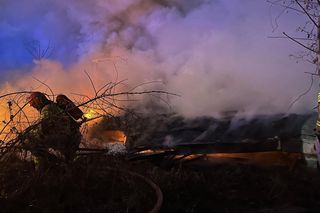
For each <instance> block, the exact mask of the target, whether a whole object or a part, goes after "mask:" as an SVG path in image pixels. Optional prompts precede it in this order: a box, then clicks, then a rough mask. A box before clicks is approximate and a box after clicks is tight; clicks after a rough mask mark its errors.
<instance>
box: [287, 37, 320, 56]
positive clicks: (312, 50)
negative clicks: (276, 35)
mask: <svg viewBox="0 0 320 213" xmlns="http://www.w3.org/2000/svg"><path fill="white" fill-rule="evenodd" d="M283 35H285V36H286V37H287V38H289V39H290V40H292V41H294V42H296V43H297V44H299V45H300V46H302V47H304V48H306V49H307V50H310V51H311V52H314V53H318V52H317V51H316V50H314V49H311V48H310V47H308V46H306V45H304V44H302V43H301V42H299V41H297V40H296V39H294V38H292V37H291V36H289V35H287V34H286V33H285V32H283Z"/></svg>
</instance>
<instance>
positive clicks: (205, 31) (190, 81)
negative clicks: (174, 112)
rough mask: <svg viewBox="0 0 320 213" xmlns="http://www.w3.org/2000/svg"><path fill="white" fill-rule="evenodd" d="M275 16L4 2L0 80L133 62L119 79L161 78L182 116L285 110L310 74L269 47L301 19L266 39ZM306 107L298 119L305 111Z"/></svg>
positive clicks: (253, 11)
mask: <svg viewBox="0 0 320 213" xmlns="http://www.w3.org/2000/svg"><path fill="white" fill-rule="evenodd" d="M278 12H279V11H277V9H274V10H272V11H271V10H270V5H269V4H268V3H267V2H266V1H264V0H259V1H253V0H241V1H239V0H228V1H222V0H193V1H192V0H190V1H185V0H160V1H159V0H150V1H145V0H104V1H102V0H68V1H66V0H47V1H43V0H19V1H17V0H2V1H0V71H2V72H11V71H15V72H17V70H21V71H20V72H25V71H26V70H27V71H30V72H34V70H36V74H37V75H41V72H44V71H42V70H46V72H51V70H60V71H61V72H62V73H63V72H68V71H69V72H70V70H69V69H71V70H72V69H74V68H73V67H77V66H78V67H81V69H80V70H83V69H85V68H86V66H87V65H88V67H90V66H91V65H90V63H91V62H90V61H92V59H95V58H101V57H102V58H103V57H110V56H121V57H124V58H126V59H128V61H129V62H128V63H132V65H130V67H129V68H127V70H125V69H124V70H125V71H124V73H125V74H124V78H131V79H134V80H135V82H139V79H140V82H139V83H141V81H144V80H145V79H147V80H154V79H159V78H161V80H163V81H165V82H167V87H168V89H172V90H173V91H177V93H179V94H182V95H184V97H185V99H183V100H186V101H185V102H183V103H180V104H179V106H178V107H177V108H179V110H180V111H181V112H183V113H185V114H186V115H202V114H208V113H211V112H214V111H217V110H221V109H224V110H233V109H234V108H237V109H239V108H241V109H243V110H244V111H248V110H249V111H250V110H251V111H259V110H262V111H272V110H274V111H284V110H286V109H287V106H288V103H290V101H291V100H293V99H294V98H295V96H296V95H297V94H299V93H300V92H301V91H302V90H304V89H305V88H306V87H307V86H308V82H309V76H306V75H304V72H303V71H310V72H312V71H313V66H312V65H310V64H306V63H304V62H302V61H300V62H299V63H298V64H296V63H295V61H296V60H295V59H293V58H292V57H289V55H290V54H292V53H296V52H298V51H299V50H301V47H299V46H297V45H296V44H294V43H292V42H290V41H288V40H284V39H270V38H268V36H276V35H281V33H282V31H286V32H288V33H294V31H295V28H296V27H297V25H299V24H300V23H302V22H303V21H304V20H305V19H304V18H305V17H301V16H298V15H296V14H284V15H283V17H281V18H280V19H279V20H278V24H279V26H278V28H277V29H276V30H275V31H273V28H272V24H271V23H273V22H274V21H273V20H272V18H273V16H274V15H277V13H278ZM300 20H302V21H300ZM273 25H274V23H273ZM39 47H40V52H41V51H43V50H45V49H46V48H48V51H47V54H44V55H43V58H46V59H49V60H50V62H46V63H44V64H45V66H44V65H41V66H39V65H38V64H37V63H34V61H33V59H37V56H38V57H39V55H41V53H40V54H39V51H38V50H39ZM30 50H31V51H30ZM30 52H32V54H30ZM89 62H90V63H89ZM61 67H62V68H61ZM70 67H71V68H70ZM18 72H19V71H18ZM96 72H97V76H98V75H100V73H98V71H96ZM101 73H102V72H101ZM101 75H102V74H101ZM53 76H54V75H53ZM53 79H55V78H53ZM55 81H57V79H55ZM230 82H231V83H230ZM54 84H57V82H54ZM193 85H197V87H194V88H193V91H192V92H189V93H186V92H185V91H189V90H190V87H191V86H193ZM270 85H272V87H270ZM213 91H214V92H215V93H214V94H212V93H213ZM235 91H236V92H235ZM279 91H281V92H279ZM205 94H208V95H209V94H210V95H211V96H213V97H215V99H216V101H215V102H212V97H211V96H208V95H205ZM230 94H232V95H230ZM274 94H277V97H275V96H274ZM311 95H313V94H311ZM240 97H241V98H240ZM194 100H197V102H198V103H199V104H200V105H199V106H197V107H195V106H194ZM308 101H309V102H310V99H309V100H307V99H306V100H305V102H308ZM305 102H301V103H299V104H298V106H297V110H298V111H299V110H300V111H301V110H305V109H309V108H310V107H309V105H308V104H305Z"/></svg>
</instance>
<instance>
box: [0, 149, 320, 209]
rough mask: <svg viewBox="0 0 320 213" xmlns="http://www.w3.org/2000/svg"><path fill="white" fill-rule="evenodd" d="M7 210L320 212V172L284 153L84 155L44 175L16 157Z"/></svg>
mask: <svg viewBox="0 0 320 213" xmlns="http://www.w3.org/2000/svg"><path fill="white" fill-rule="evenodd" d="M0 167H1V168H0V184H1V185H0V209H1V212H139V213H140V212H149V211H150V210H151V209H152V208H153V206H154V204H155V202H156V200H157V196H156V194H155V193H154V191H153V190H152V189H151V188H150V186H148V185H147V184H146V183H145V182H143V181H141V180H140V179H138V178H136V177H133V176H132V175H131V174H130V173H127V172H126V171H130V172H134V173H138V174H141V175H143V176H145V177H147V178H149V179H150V180H152V181H153V182H154V183H156V184H157V185H158V186H159V187H160V188H161V190H162V193H163V203H162V206H161V209H160V212H163V213H168V212H186V213H193V212H224V213H227V212H237V213H238V212H264V213H265V212H277V213H278V212H279V213H286V212H288V213H289V212H290V213H291V212H319V209H320V173H319V172H318V171H316V170H315V169H310V168H307V167H306V166H305V165H304V163H303V161H302V160H299V157H297V156H292V155H286V154H280V155H279V153H260V154H252V155H251V156H250V155H247V154H242V155H239V154H238V155H232V154H229V155H209V156H189V157H186V158H180V159H173V158H163V159H148V160H140V161H128V160H125V158H124V157H114V156H105V155H90V156H81V157H79V158H78V159H76V160H75V161H74V162H73V163H72V165H66V164H63V163H56V164H53V165H51V166H50V167H48V168H47V169H45V170H44V171H38V170H36V169H35V168H34V165H33V163H32V162H28V161H22V160H20V159H18V158H15V157H12V158H11V159H9V160H8V161H7V162H5V163H4V162H2V163H1V165H0Z"/></svg>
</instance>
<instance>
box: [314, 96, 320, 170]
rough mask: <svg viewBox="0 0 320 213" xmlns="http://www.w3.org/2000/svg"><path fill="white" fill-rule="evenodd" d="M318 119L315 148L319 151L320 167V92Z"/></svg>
mask: <svg viewBox="0 0 320 213" xmlns="http://www.w3.org/2000/svg"><path fill="white" fill-rule="evenodd" d="M317 109H318V119H317V124H316V128H315V133H316V136H317V140H316V142H315V150H316V153H317V158H318V162H317V166H318V169H320V92H319V93H318V107H317Z"/></svg>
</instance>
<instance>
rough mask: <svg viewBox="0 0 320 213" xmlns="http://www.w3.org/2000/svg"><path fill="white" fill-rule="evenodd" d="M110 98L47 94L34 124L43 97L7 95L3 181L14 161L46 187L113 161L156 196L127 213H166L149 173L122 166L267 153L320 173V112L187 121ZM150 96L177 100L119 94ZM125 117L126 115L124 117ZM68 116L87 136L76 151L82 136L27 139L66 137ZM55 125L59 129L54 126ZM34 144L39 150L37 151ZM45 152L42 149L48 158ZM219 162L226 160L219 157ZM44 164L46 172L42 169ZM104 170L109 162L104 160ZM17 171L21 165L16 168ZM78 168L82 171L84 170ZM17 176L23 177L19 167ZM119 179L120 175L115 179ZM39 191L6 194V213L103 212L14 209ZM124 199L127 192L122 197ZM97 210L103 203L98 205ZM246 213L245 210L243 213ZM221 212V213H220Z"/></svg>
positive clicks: (25, 189)
mask: <svg viewBox="0 0 320 213" xmlns="http://www.w3.org/2000/svg"><path fill="white" fill-rule="evenodd" d="M106 91H108V92H106ZM110 91H111V89H110V88H108V89H106V90H105V91H104V92H103V93H102V94H100V95H96V96H95V97H94V98H91V99H90V98H86V99H84V98H83V99H82V100H81V101H71V100H70V99H69V98H68V97H66V96H65V95H59V96H57V98H56V100H57V101H56V102H57V103H54V102H53V101H50V100H49V99H50V98H52V97H53V96H54V95H53V94H51V95H47V96H45V100H47V102H46V101H45V102H46V103H42V104H43V105H41V106H39V108H38V109H37V110H38V111H39V112H40V114H41V118H40V119H39V118H38V117H39V116H38V115H32V116H34V117H32V116H30V114H28V113H29V112H27V110H26V109H27V108H28V104H30V105H31V106H33V107H34V108H37V106H35V103H32V101H33V100H32V99H30V97H31V96H32V95H34V94H37V92H34V91H30V92H29V91H28V92H16V93H10V94H5V95H3V96H1V98H2V99H3V100H5V102H6V103H7V114H8V116H7V120H3V121H2V123H3V128H2V130H1V147H0V157H1V158H0V159H1V166H2V167H3V168H2V170H3V171H2V172H3V174H1V178H2V179H3V180H2V181H1V182H2V183H3V182H4V181H6V178H5V174H4V173H5V172H6V171H7V170H6V169H4V165H6V166H7V167H13V166H8V165H10V163H12V161H13V159H14V161H19V162H24V163H27V164H28V165H29V167H28V168H29V169H30V171H31V173H32V174H33V175H32V178H33V179H34V178H35V177H37V178H38V180H37V181H39V177H40V179H41V178H43V177H45V178H48V176H46V175H47V174H49V173H50V171H51V170H52V171H54V173H55V172H57V170H55V169H54V168H59V169H60V170H58V171H60V172H61V168H63V169H62V170H63V173H64V174H69V173H70V171H73V170H74V169H75V167H77V166H76V165H77V164H79V162H80V163H81V164H83V165H86V166H88V165H89V164H90V162H89V163H88V161H92V162H94V160H92V159H95V158H96V159H101V157H106V158H107V159H108V161H110V162H113V163H114V165H112V164H113V163H112V164H111V165H110V164H107V165H108V166H106V167H105V168H104V169H106V170H108V171H109V173H108V175H111V173H112V172H115V173H117V174H119V173H121V174H122V175H124V176H126V178H129V179H132V180H133V182H139V184H142V185H143V184H144V185H145V187H146V188H148V190H149V192H148V193H149V194H153V196H154V198H153V199H152V201H150V203H151V204H150V205H149V206H148V205H146V206H145V207H144V209H143V208H140V207H137V206H134V207H132V206H131V207H128V208H126V211H123V212H128V211H129V212H144V211H146V212H159V211H161V207H162V206H163V205H165V204H164V195H163V192H162V191H161V187H160V186H159V185H157V184H156V183H155V182H154V181H153V180H151V179H150V178H148V177H146V175H143V174H141V173H143V172H141V171H140V172H138V171H134V169H132V168H129V167H126V166H124V165H123V164H120V163H119V161H118V160H119V159H121V161H124V162H125V163H124V164H128V165H129V164H130V163H131V162H135V163H137V164H135V165H139V163H140V162H144V161H147V162H152V163H156V165H158V166H159V164H160V165H166V166H168V164H169V165H170V166H169V167H170V168H172V167H173V166H174V165H177V164H178V165H180V166H181V163H182V162H183V163H186V162H188V161H191V160H194V159H198V158H203V159H208V158H210V157H213V158H212V159H213V161H214V160H215V159H218V158H222V159H223V158H226V159H227V158H229V159H231V161H237V160H239V156H240V158H241V156H242V157H243V156H245V158H247V157H248V156H250V153H253V154H258V153H264V155H263V156H264V157H263V158H265V159H264V161H267V162H277V163H279V162H280V164H281V165H282V166H286V167H289V168H290V169H292V167H295V166H297V165H299V166H300V167H301V166H303V167H304V168H311V170H316V169H317V168H318V169H319V161H318V158H317V148H318V149H319V147H317V143H316V141H317V138H316V134H315V124H316V123H317V118H318V114H317V113H315V112H314V113H309V114H303V115H299V114H274V115H257V116H255V117H254V118H251V119H245V118H238V117H237V112H236V111H234V112H224V113H223V114H222V116H221V117H220V118H212V117H198V118H184V117H182V116H180V115H178V114H175V113H172V112H168V110H166V109H164V110H160V111H161V113H154V112H151V113H148V112H145V113H138V111H139V109H135V110H133V109H130V110H129V109H124V108H121V107H120V106H118V105H116V104H115V102H114V101H115V99H112V98H113V96H114V95H115V94H113V93H111V92H110ZM148 93H157V94H160V95H161V94H165V95H168V94H170V93H167V92H164V91H148V92H137V93H130V92H129V93H119V95H123V94H124V95H135V94H148ZM30 94H31V95H30ZM40 94H45V93H40ZM26 97H29V98H27V100H28V101H27V102H26V103H23V104H21V102H24V101H21V100H26ZM46 97H49V98H46ZM52 99H53V98H52ZM59 99H60V101H59ZM40 102H41V101H40ZM37 104H39V103H37ZM48 104H49V105H50V104H51V105H52V104H55V105H57V106H58V109H57V110H56V111H55V112H54V113H56V114H55V115H50V113H51V112H48V111H45V112H44V110H43V108H44V106H46V105H48ZM110 106H111V107H110ZM110 108H116V109H117V110H118V111H117V113H115V112H112V111H110ZM107 109H108V110H107ZM119 111H121V112H120V113H119ZM98 112H99V113H98ZM110 112H111V113H110ZM46 116H47V117H46ZM63 116H67V117H68V118H69V119H71V120H72V122H74V124H76V126H77V127H76V128H78V129H80V126H81V134H82V138H81V141H80V138H79V141H78V142H75V143H74V144H73V145H72V146H66V145H65V143H68V142H69V143H70V141H68V140H70V137H71V138H72V137H76V136H75V134H74V133H72V134H71V136H70V135H69V136H68V137H69V138H68V137H67V139H66V138H64V140H63V144H62V145H61V142H57V140H62V139H61V137H59V136H58V137H54V140H55V142H52V141H51V142H48V141H46V139H44V138H45V137H46V136H48V135H41V136H40V137H39V138H40V139H37V140H36V141H32V140H35V139H34V138H31V139H30V137H26V136H27V135H29V134H30V132H32V134H34V132H37V131H42V133H40V134H49V135H50V134H51V135H52V131H51V133H48V132H43V130H44V129H45V128H46V127H45V125H49V128H51V130H54V131H55V132H54V133H53V134H54V135H55V136H57V135H59V134H60V135H61V134H65V133H61V132H59V131H56V130H55V128H56V126H55V125H58V126H59V125H60V126H63V128H62V129H64V130H65V129H66V128H67V126H66V124H65V123H63V124H61V122H62V121H61V119H60V120H59V119H58V120H55V119H56V118H54V117H59V118H61V117H63ZM52 119H53V120H55V121H52V122H51V123H50V122H47V121H48V120H52ZM54 122H57V123H58V124H52V123H54ZM59 122H60V123H59ZM48 123H49V124H48ZM49 132H50V131H49ZM37 134H38V133H37ZM50 137H51V136H50ZM62 138H63V137H62ZM73 139H74V138H73ZM44 141H45V143H44ZM49 141H50V140H49ZM28 144H33V145H32V146H30V145H28ZM39 144H40V145H39ZM39 149H40V150H41V153H40V154H39ZM318 152H319V150H318ZM66 153H68V154H66ZM70 153H71V154H70ZM69 154H70V156H69ZM274 154H276V155H274ZM318 155H319V153H318ZM216 156H217V157H218V158H215V157H216ZM274 156H276V157H279V156H282V157H283V156H285V157H286V161H285V162H284V161H281V159H274ZM318 157H319V156H318ZM115 159H116V160H115ZM248 159H250V157H249V158H248ZM43 162H44V163H43ZM84 162H85V163H84ZM92 162H91V163H92ZM177 162H178V163H177ZM41 163H42V164H43V165H40V166H39V164H41ZM99 163H101V162H100V161H99ZM102 163H103V164H104V163H106V162H102ZM258 163H259V162H258ZM12 165H18V164H17V163H16V162H15V163H14V164H12ZM100 166H101V165H100ZM119 166H120V167H121V168H119ZM137 167H139V166H137ZM160 167H161V166H160ZM11 169H12V168H11ZM20 169H23V171H20V172H22V173H23V172H25V170H26V169H25V168H20ZM77 169H79V168H78V167H77ZM91 169H92V168H91ZM96 169H97V168H96ZM99 169H101V168H100V167H99V168H98V169H97V170H99ZM16 170H19V166H18V167H17V168H16ZM30 171H29V172H30ZM31 173H30V174H31ZM67 176H68V175H67ZM111 176H114V174H113V175H111ZM64 177H65V176H64ZM68 177H69V179H68V178H67V183H68V184H70V181H71V180H70V174H69V176H68ZM24 178H25V177H24ZM37 178H36V179H37ZM141 182H142V183H141ZM113 183H114V182H113ZM17 184H18V185H19V184H21V183H17ZM32 184H34V182H33V181H29V182H28V183H22V185H21V186H17V187H18V188H17V187H12V186H11V188H10V187H3V189H1V194H0V197H1V199H0V205H1V206H4V210H5V211H6V212H12V211H15V210H18V211H24V212H45V211H48V212H55V211H64V212H75V211H76V212H81V211H84V212H91V211H92V212H95V210H88V209H86V210H84V209H81V210H79V208H78V209H77V208H75V207H74V206H73V205H71V207H70V206H69V204H67V205H66V206H67V207H66V206H63V207H61V206H60V207H55V208H52V206H50V205H49V206H50V207H48V208H49V209H50V210H48V209H46V208H43V207H39V206H38V207H37V208H38V210H37V211H36V210H35V208H34V206H35V205H36V204H28V205H29V206H28V207H26V206H25V205H27V204H22V203H23V202H24V201H19V202H22V203H20V204H19V205H20V207H19V208H17V209H15V208H13V207H12V204H10V201H12V200H17V198H16V197H19V196H21V195H24V194H25V193H26V192H28V191H30V187H31V185H32ZM59 184H61V182H59ZM68 184H67V185H68ZM139 184H138V185H139ZM19 187H20V188H19ZM9 188H10V189H9ZM13 188H14V189H15V190H16V192H15V193H12V192H10V190H13ZM140 188H143V187H140ZM64 190H68V189H64ZM150 190H151V191H152V192H150ZM19 193H20V194H19ZM64 193H65V192H64ZM122 193H127V192H126V191H122ZM143 193H145V192H143ZM148 193H146V194H148ZM17 194H18V195H17ZM67 194H68V193H67ZM112 196H113V195H112ZM121 196H123V194H122V195H121ZM145 196H146V195H145ZM108 199H110V198H108ZM145 199H146V198H145ZM18 200H19V199H18ZM137 202H138V201H137ZM8 203H9V204H8ZM38 205H40V204H38ZM46 205H47V204H46ZM56 205H57V204H55V205H54V206H56ZM76 205H78V203H77V204H76ZM94 205H97V204H96V203H95V204H94ZM119 205H120V204H119ZM121 205H128V206H130V204H128V203H127V201H126V202H125V203H121ZM316 205H318V204H316ZM21 206H22V207H21ZM40 206H41V205H40ZM80 206H81V205H80ZM104 208H105V209H108V211H109V212H122V210H120V209H119V208H117V207H115V208H116V209H117V210H112V205H111V206H110V205H109V206H108V207H106V205H104ZM139 208H140V209H139ZM165 208H167V207H165ZM312 208H314V206H313V207H312ZM137 209H138V210H137ZM100 210H101V209H100ZM167 210H168V209H167ZM304 210H305V209H304ZM164 211H166V210H164ZM238 211H240V210H239V209H238ZM97 212H99V210H97ZM194 212H201V211H194ZM213 212H215V211H213ZM217 212H220V211H219V210H218V209H217ZM302 212H303V211H302Z"/></svg>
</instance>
